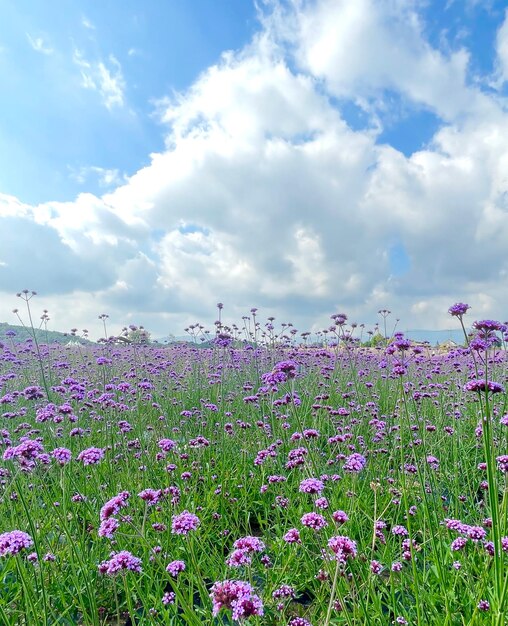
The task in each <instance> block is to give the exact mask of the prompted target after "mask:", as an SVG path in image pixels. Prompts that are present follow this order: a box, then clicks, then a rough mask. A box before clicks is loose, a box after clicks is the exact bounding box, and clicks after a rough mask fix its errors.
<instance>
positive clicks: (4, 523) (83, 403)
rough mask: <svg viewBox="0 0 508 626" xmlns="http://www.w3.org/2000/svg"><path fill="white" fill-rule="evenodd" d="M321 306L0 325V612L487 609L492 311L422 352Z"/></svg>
mask: <svg viewBox="0 0 508 626" xmlns="http://www.w3.org/2000/svg"><path fill="white" fill-rule="evenodd" d="M457 306H458V307H459V308H455V309H454V308H453V307H452V308H451V309H450V311H451V312H452V315H453V316H454V317H457V318H458V319H459V321H460V322H462V315H463V314H464V313H465V312H466V310H467V308H464V307H466V305H457ZM333 325H334V328H335V330H334V337H335V341H334V342H333V345H328V346H327V347H325V348H320V349H316V348H311V347H305V346H294V345H293V346H292V345H291V344H290V343H286V344H285V345H284V346H281V345H280V344H277V343H276V342H272V344H269V345H261V343H258V342H254V341H252V342H251V343H250V344H247V345H246V346H245V347H244V348H238V347H235V344H233V343H232V342H231V340H230V337H228V333H227V332H223V329H221V328H220V324H219V327H218V328H217V335H216V337H217V338H216V341H215V342H214V345H213V347H211V348H205V349H203V348H201V349H198V348H197V347H193V346H191V345H178V344H175V345H171V346H154V345H136V344H131V345H129V344H126V345H117V344H115V343H114V342H112V341H105V342H104V343H102V344H99V345H90V346H81V347H79V346H78V347H76V346H73V347H67V346H60V345H56V344H49V345H41V344H39V343H38V342H36V341H32V342H24V343H18V344H10V343H8V342H6V343H3V344H2V348H1V350H0V384H1V387H0V405H1V409H2V418H1V419H2V425H1V431H0V435H1V440H0V441H2V444H3V450H2V455H3V460H2V461H1V462H0V474H1V501H0V520H1V522H0V524H1V526H0V576H1V580H2V587H1V589H0V623H1V624H5V625H6V626H8V625H9V626H11V625H12V626H15V625H26V626H29V625H30V626H33V625H39V624H40V625H44V626H46V625H49V624H67V625H70V624H83V625H84V624H86V625H87V626H88V625H92V624H93V625H99V624H104V625H105V624H108V625H112V624H122V625H124V624H168V625H170V624H173V625H180V624H190V625H196V626H197V625H198V624H233V623H238V622H240V623H242V622H247V623H249V624H258V625H261V624H263V625H264V624H266V625H272V624H273V625H275V624H283V625H286V624H289V625H291V626H306V625H308V624H312V625H313V626H318V625H319V626H322V625H325V626H328V625H329V624H348V625H353V624H355V625H356V624H370V625H372V626H374V625H379V626H381V625H384V624H412V625H413V624H418V625H420V626H423V625H440V626H443V625H448V626H452V625H453V626H455V625H457V626H458V625H466V624H467V625H475V624H494V625H496V626H502V625H503V624H505V623H506V621H505V617H506V606H507V580H508V577H507V573H506V561H507V558H508V537H507V535H508V528H507V511H508V490H507V484H506V476H507V471H508V455H507V452H508V445H507V444H508V414H507V396H506V392H505V390H504V385H505V383H506V380H507V360H506V352H505V350H504V349H503V347H502V346H501V348H500V347H499V343H500V340H501V339H502V337H503V334H504V336H505V338H506V330H507V329H506V327H505V326H504V325H502V324H499V323H497V322H492V321H490V320H484V321H480V322H477V323H476V324H475V329H476V335H475V338H474V339H473V340H472V341H471V343H470V345H469V347H468V348H466V349H456V350H453V351H451V352H449V353H446V354H436V355H432V354H431V352H430V351H426V350H425V349H424V348H422V347H420V346H413V345H412V344H411V342H409V341H407V340H406V339H405V338H404V337H403V336H402V335H396V336H395V337H393V338H392V340H391V341H390V342H388V341H386V342H385V345H382V346H379V347H378V349H375V350H374V349H368V348H364V347H361V346H358V345H357V344H356V342H355V341H354V335H353V334H352V330H351V329H350V328H348V327H347V321H346V316H344V315H335V316H333ZM494 339H495V340H494ZM330 343H332V342H330Z"/></svg>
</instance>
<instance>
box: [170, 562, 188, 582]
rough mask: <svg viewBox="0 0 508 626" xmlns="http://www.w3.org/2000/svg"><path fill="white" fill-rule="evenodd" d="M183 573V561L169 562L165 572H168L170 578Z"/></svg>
mask: <svg viewBox="0 0 508 626" xmlns="http://www.w3.org/2000/svg"><path fill="white" fill-rule="evenodd" d="M183 571H185V562H184V561H171V563H169V564H168V565H167V567H166V572H169V573H170V574H171V576H175V578H176V577H177V576H178V574H180V573H181V572H183Z"/></svg>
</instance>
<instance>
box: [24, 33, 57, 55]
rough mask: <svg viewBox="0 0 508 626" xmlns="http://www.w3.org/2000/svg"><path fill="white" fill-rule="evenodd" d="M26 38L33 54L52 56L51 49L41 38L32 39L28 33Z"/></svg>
mask: <svg viewBox="0 0 508 626" xmlns="http://www.w3.org/2000/svg"><path fill="white" fill-rule="evenodd" d="M26 37H27V39H28V41H29V43H30V45H31V46H32V48H33V49H34V50H35V52H39V53H40V54H46V55H50V54H53V52H54V50H53V48H51V46H50V45H49V44H47V42H46V41H45V40H44V39H43V38H42V37H32V36H31V35H29V34H28V33H27V34H26Z"/></svg>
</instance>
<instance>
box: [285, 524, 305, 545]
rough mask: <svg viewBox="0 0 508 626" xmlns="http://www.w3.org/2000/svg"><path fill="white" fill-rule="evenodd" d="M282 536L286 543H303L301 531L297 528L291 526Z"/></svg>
mask: <svg viewBox="0 0 508 626" xmlns="http://www.w3.org/2000/svg"><path fill="white" fill-rule="evenodd" d="M282 538H283V539H284V541H285V542H286V543H302V541H301V539H300V533H299V532H298V530H297V529H296V528H290V529H289V530H288V531H287V533H286V534H285V535H284V537H282Z"/></svg>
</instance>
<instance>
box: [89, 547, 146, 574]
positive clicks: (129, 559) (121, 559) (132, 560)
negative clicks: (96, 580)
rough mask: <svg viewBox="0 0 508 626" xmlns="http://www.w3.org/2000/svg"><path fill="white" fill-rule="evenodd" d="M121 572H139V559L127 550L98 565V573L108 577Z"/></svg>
mask: <svg viewBox="0 0 508 626" xmlns="http://www.w3.org/2000/svg"><path fill="white" fill-rule="evenodd" d="M122 571H131V572H136V573H137V574H139V573H140V572H141V559H138V558H137V557H135V556H133V555H132V554H131V553H130V552H128V551H127V550H122V551H121V552H118V553H116V554H114V553H113V554H112V556H111V558H110V559H109V560H108V561H103V562H102V563H101V564H100V565H99V572H100V573H101V574H107V575H108V576H115V575H116V574H118V573H120V572H122Z"/></svg>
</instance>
